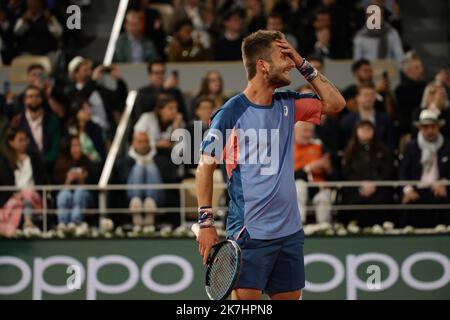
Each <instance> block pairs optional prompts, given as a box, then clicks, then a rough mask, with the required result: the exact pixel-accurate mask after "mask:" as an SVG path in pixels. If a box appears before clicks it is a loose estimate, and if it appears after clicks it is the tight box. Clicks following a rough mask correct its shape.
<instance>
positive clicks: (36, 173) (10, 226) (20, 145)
mask: <svg viewBox="0 0 450 320" xmlns="http://www.w3.org/2000/svg"><path fill="white" fill-rule="evenodd" d="M27 141H28V138H27V133H26V132H25V131H24V130H23V129H17V128H10V129H9V130H8V132H7V134H6V146H5V148H4V150H3V152H2V154H0V166H1V168H2V170H0V185H1V186H11V187H16V188H18V189H19V191H16V192H0V235H6V236H8V237H10V236H12V235H14V233H15V231H16V229H17V228H18V227H19V225H20V224H21V221H22V220H23V221H24V223H23V225H24V227H30V226H33V219H32V213H33V210H39V209H42V199H41V196H40V195H39V194H38V193H37V192H36V191H35V190H34V189H33V186H34V185H44V184H46V183H47V177H46V175H45V169H44V165H43V163H42V161H41V159H40V156H39V155H37V154H35V153H30V152H27ZM22 214H24V219H22Z"/></svg>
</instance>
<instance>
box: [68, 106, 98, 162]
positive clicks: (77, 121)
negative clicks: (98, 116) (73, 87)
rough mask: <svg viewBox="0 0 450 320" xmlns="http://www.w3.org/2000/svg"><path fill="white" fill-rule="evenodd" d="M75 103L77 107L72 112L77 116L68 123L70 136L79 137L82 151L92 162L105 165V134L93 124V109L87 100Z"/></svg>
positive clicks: (73, 116) (71, 117)
mask: <svg viewBox="0 0 450 320" xmlns="http://www.w3.org/2000/svg"><path fill="white" fill-rule="evenodd" d="M74 103H75V104H76V106H74V107H73V108H72V110H75V114H73V115H71V116H70V118H69V121H68V132H69V135H75V136H78V137H79V139H80V144H81V150H82V152H83V154H84V155H85V156H87V157H88V158H89V160H90V161H91V162H93V163H95V164H99V163H103V162H104V161H105V159H106V151H105V143H104V140H103V132H102V128H100V126H99V125H97V124H95V123H94V122H92V107H91V105H90V104H89V102H87V101H86V100H78V101H76V102H74Z"/></svg>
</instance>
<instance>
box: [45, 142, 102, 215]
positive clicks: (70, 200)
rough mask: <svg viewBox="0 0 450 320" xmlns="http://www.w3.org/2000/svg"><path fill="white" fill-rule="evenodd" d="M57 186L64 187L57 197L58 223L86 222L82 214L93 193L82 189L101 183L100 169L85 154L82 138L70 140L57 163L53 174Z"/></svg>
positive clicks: (90, 201)
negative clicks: (99, 180) (99, 177)
mask: <svg viewBox="0 0 450 320" xmlns="http://www.w3.org/2000/svg"><path fill="white" fill-rule="evenodd" d="M53 179H54V181H55V183H56V184H59V185H62V184H63V185H65V189H64V190H61V191H59V192H58V195H57V197H56V202H57V207H58V222H59V223H64V224H68V223H69V222H73V223H76V224H80V223H81V222H83V220H84V218H83V211H84V210H85V209H87V208H88V207H89V205H91V203H92V201H93V199H92V194H91V191H89V190H86V189H83V187H82V185H83V184H96V183H98V168H97V167H96V166H95V165H94V164H93V163H92V162H91V161H90V160H89V159H88V158H87V157H86V156H85V155H84V154H83V152H82V150H81V143H80V138H79V137H77V136H71V137H70V140H69V144H68V146H65V147H64V148H63V150H62V152H61V154H60V156H59V157H58V160H57V161H56V164H55V168H54V170H53Z"/></svg>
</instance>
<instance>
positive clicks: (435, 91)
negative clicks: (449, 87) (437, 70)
mask: <svg viewBox="0 0 450 320" xmlns="http://www.w3.org/2000/svg"><path fill="white" fill-rule="evenodd" d="M425 109H427V110H430V111H433V112H435V113H437V114H438V115H439V119H441V120H444V123H443V126H442V128H441V133H442V135H443V136H444V137H450V100H449V98H448V95H447V91H446V90H445V87H444V86H443V85H442V84H440V83H436V82H431V83H430V84H428V85H427V87H426V88H425V91H424V92H423V97H422V103H421V108H420V109H417V110H415V111H414V114H413V119H414V120H415V121H417V120H419V116H420V112H422V110H425ZM414 129H415V130H413V131H412V134H413V136H416V135H417V128H414Z"/></svg>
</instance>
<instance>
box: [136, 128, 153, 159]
mask: <svg viewBox="0 0 450 320" xmlns="http://www.w3.org/2000/svg"><path fill="white" fill-rule="evenodd" d="M133 148H134V150H135V151H136V152H137V153H138V154H140V155H145V154H147V153H148V152H149V151H150V142H149V139H148V135H147V134H146V133H145V132H135V133H134V135H133Z"/></svg>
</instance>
